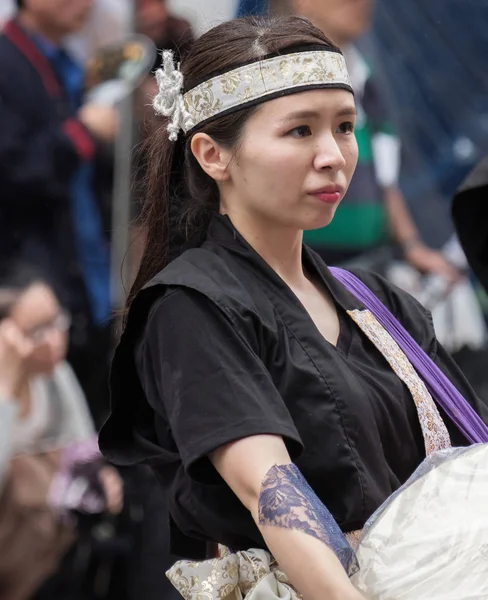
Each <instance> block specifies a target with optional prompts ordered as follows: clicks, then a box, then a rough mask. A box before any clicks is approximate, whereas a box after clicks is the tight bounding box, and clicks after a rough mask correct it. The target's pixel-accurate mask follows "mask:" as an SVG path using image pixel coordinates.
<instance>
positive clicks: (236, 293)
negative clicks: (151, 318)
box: [144, 248, 272, 318]
mask: <svg viewBox="0 0 488 600" xmlns="http://www.w3.org/2000/svg"><path fill="white" fill-rule="evenodd" d="M144 291H145V292H147V291H149V292H150V293H151V292H152V296H153V298H156V301H153V302H152V303H151V304H152V307H151V312H153V311H154V307H156V306H157V307H158V309H159V311H160V312H161V311H164V310H170V311H172V312H176V313H179V314H180V315H182V314H184V313H185V311H188V310H197V309H198V311H201V310H204V309H205V308H210V307H217V308H219V309H220V310H221V311H222V312H223V313H225V314H226V315H227V316H231V317H237V316H239V315H241V316H242V315H246V316H247V315H252V314H254V315H255V316H256V317H259V318H266V313H267V312H269V310H270V308H271V307H272V305H271V304H270V303H269V302H267V301H266V300H267V297H266V296H264V295H263V294H262V291H261V290H260V289H259V286H257V285H255V284H254V282H253V281H252V278H249V277H248V276H247V274H246V273H243V271H242V269H241V268H240V267H239V265H238V263H236V262H235V261H232V258H231V257H229V256H227V255H226V254H225V253H221V254H219V253H216V252H212V251H210V250H208V249H205V248H195V249H191V250H187V251H186V252H184V253H183V254H182V255H181V256H179V257H178V258H176V259H175V260H174V261H172V262H171V263H170V264H169V265H168V266H167V267H166V268H164V269H163V270H162V271H160V272H159V273H158V274H157V275H156V276H155V277H154V278H153V279H152V280H151V281H150V282H149V283H148V284H147V285H146V286H145V288H144Z"/></svg>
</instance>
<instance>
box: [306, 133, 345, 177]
mask: <svg viewBox="0 0 488 600" xmlns="http://www.w3.org/2000/svg"><path fill="white" fill-rule="evenodd" d="M345 165H346V160H345V158H344V155H343V154H342V152H341V149H340V148H339V144H338V143H337V140H336V139H335V137H334V136H333V135H332V134H330V135H327V136H325V137H324V138H323V139H322V140H320V142H319V143H318V144H317V150H316V154H315V159H314V167H315V169H317V171H322V170H324V169H331V170H332V171H340V170H341V169H343V168H344V167H345Z"/></svg>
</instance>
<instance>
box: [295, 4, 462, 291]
mask: <svg viewBox="0 0 488 600" xmlns="http://www.w3.org/2000/svg"><path fill="white" fill-rule="evenodd" d="M373 5H374V2H373V0H290V8H291V9H292V10H293V11H294V12H295V13H297V14H299V15H301V16H304V17H306V18H308V19H310V20H311V21H312V22H313V23H314V24H315V25H317V26H318V27H319V28H320V29H322V30H323V31H324V33H326V35H327V36H329V37H330V38H331V39H332V40H333V41H334V42H335V43H336V44H337V45H338V46H339V47H340V48H341V49H342V51H343V52H344V55H345V57H346V61H347V63H348V69H349V73H350V76H351V80H352V84H353V87H354V90H355V97H356V106H357V110H358V120H357V123H356V128H355V134H356V138H357V142H358V147H359V160H358V166H357V169H356V172H355V175H354V177H353V179H352V182H351V185H350V187H349V190H348V192H347V194H346V196H345V198H344V200H343V201H342V203H341V205H340V206H339V207H338V209H337V211H336V214H335V217H334V219H333V221H332V223H331V224H330V225H328V226H327V227H324V228H322V229H317V230H314V231H308V232H305V236H304V241H305V243H307V244H308V245H310V246H312V247H313V248H314V250H316V251H317V252H318V253H319V254H320V255H321V256H322V258H323V259H324V260H325V261H326V262H327V263H328V264H340V263H350V262H357V261H358V259H362V262H363V263H364V264H365V265H367V266H370V267H373V268H374V267H375V266H376V265H375V261H374V259H373V257H375V256H377V255H378V252H376V251H378V249H381V248H384V247H385V246H387V245H388V244H390V242H391V241H393V242H394V243H396V244H397V245H398V246H399V248H400V249H401V251H402V253H403V256H404V259H405V260H406V261H407V262H408V263H410V264H411V265H412V266H414V267H415V268H416V269H418V270H420V271H422V272H426V273H436V274H439V275H442V276H444V277H445V278H447V279H448V280H450V281H455V280H457V278H458V272H457V270H456V269H455V267H454V266H452V265H451V264H450V263H449V262H448V261H447V260H446V259H445V258H444V257H443V255H442V254H441V253H440V252H437V251H435V250H432V249H431V248H429V247H428V246H427V245H426V244H425V243H424V242H423V241H422V239H421V238H420V235H419V233H418V230H417V227H416V225H415V223H414V221H413V219H412V217H411V215H410V212H409V210H408V208H407V205H406V203H405V199H404V197H403V195H402V193H401V191H400V189H399V187H398V176H399V171H400V142H399V139H398V137H397V136H396V135H395V132H394V127H393V123H392V120H391V118H390V113H389V110H388V106H387V102H386V100H385V93H384V91H383V89H382V87H381V82H380V81H379V80H378V78H377V77H376V76H375V73H374V72H373V69H372V68H371V66H370V65H369V64H368V63H367V61H366V60H365V59H364V57H363V56H362V55H361V53H360V52H359V50H358V49H357V48H356V47H355V46H354V45H353V43H354V41H355V40H356V39H357V38H358V37H359V36H361V35H362V34H363V33H364V32H365V31H366V30H367V29H368V27H369V25H370V21H371V15H372V8H373ZM368 255H369V256H371V257H372V260H371V261H370V263H369V264H368V262H367V261H366V262H364V258H365V257H367V256H368ZM359 264H361V262H360V263H359Z"/></svg>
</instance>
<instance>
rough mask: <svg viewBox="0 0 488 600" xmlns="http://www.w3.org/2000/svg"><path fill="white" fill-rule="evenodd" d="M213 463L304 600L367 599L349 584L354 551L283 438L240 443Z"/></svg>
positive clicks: (226, 448) (214, 456) (221, 451)
mask: <svg viewBox="0 0 488 600" xmlns="http://www.w3.org/2000/svg"><path fill="white" fill-rule="evenodd" d="M211 460H212V462H213V464H214V465H215V467H216V469H217V471H218V472H219V473H220V474H221V475H222V477H223V478H224V480H225V481H226V482H227V483H228V485H229V486H230V487H231V489H232V490H233V491H234V492H235V494H236V495H237V497H238V498H239V499H240V500H241V502H242V503H243V504H244V506H245V507H246V508H247V509H248V510H249V512H250V513H251V514H252V516H253V518H254V520H255V522H256V524H257V525H258V527H259V529H260V531H261V532H262V535H263V537H264V539H265V542H266V545H267V547H268V549H269V551H270V553H271V554H272V555H273V556H274V558H275V559H276V561H277V562H278V564H279V566H280V569H282V570H283V571H284V572H285V573H286V575H287V576H288V578H289V580H290V582H291V584H292V585H293V586H294V587H295V589H297V590H298V592H299V593H300V594H301V595H302V596H303V598H304V600H339V599H340V600H360V599H361V598H362V596H361V595H360V594H359V592H357V591H356V590H355V588H354V587H353V585H352V584H351V583H350V580H349V574H350V573H351V572H353V571H354V570H355V569H356V566H357V561H356V556H355V554H354V551H353V549H352V548H351V546H350V545H349V544H348V542H347V540H346V539H345V537H344V535H343V533H342V532H341V530H340V528H339V526H338V525H337V523H336V521H335V520H334V518H333V516H332V515H331V513H330V512H329V511H328V510H327V508H326V507H325V506H324V504H323V503H322V502H321V501H320V499H319V498H318V497H317V495H316V494H315V492H314V491H313V489H312V488H311V487H310V485H309V484H308V483H307V481H306V480H305V478H304V477H303V475H302V473H301V472H300V470H299V469H298V468H297V466H296V465H294V464H293V463H292V462H291V460H290V457H289V454H288V451H287V449H286V447H285V444H284V442H283V440H282V439H281V438H280V437H277V436H266V435H260V436H254V437H250V438H245V439H242V440H238V441H237V442H233V443H232V444H228V445H227V446H224V447H221V448H219V449H218V450H216V451H215V452H214V453H213V454H212V456H211Z"/></svg>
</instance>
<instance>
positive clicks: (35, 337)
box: [26, 310, 71, 344]
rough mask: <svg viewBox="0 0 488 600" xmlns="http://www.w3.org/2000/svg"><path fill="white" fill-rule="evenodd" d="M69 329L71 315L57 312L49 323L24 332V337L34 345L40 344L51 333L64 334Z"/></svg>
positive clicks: (65, 312)
mask: <svg viewBox="0 0 488 600" xmlns="http://www.w3.org/2000/svg"><path fill="white" fill-rule="evenodd" d="M70 327H71V315H70V314H69V312H67V311H65V310H63V311H61V312H59V313H58V314H57V315H56V316H55V317H54V318H53V319H52V320H51V321H49V322H47V323H42V324H41V325H37V326H36V327H33V328H32V329H30V330H29V331H26V336H27V337H28V338H29V339H30V340H32V341H33V342H34V343H35V344H42V343H43V342H45V341H46V338H47V336H48V335H49V334H50V333H51V332H52V331H59V332H60V333H65V332H66V331H68V329H69V328H70Z"/></svg>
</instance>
